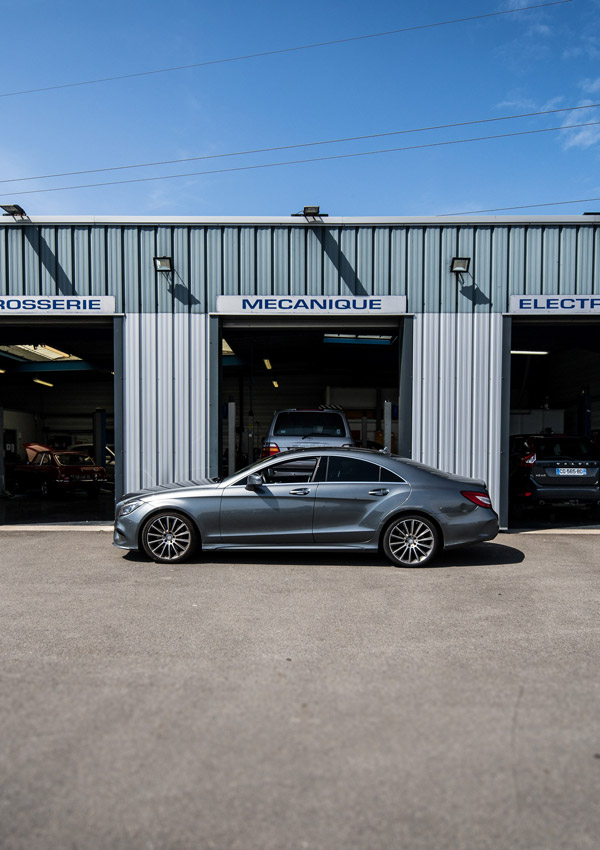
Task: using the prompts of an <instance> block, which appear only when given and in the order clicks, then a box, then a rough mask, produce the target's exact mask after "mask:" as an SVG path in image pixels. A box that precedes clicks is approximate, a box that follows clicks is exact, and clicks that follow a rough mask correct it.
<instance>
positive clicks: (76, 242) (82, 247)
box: [73, 227, 90, 295]
mask: <svg viewBox="0 0 600 850" xmlns="http://www.w3.org/2000/svg"><path fill="white" fill-rule="evenodd" d="M89 239H90V230H89V227H74V228H73V289H74V290H75V292H76V293H77V295H89V294H90V245H89Z"/></svg>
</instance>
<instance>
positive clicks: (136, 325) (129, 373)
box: [123, 313, 141, 492]
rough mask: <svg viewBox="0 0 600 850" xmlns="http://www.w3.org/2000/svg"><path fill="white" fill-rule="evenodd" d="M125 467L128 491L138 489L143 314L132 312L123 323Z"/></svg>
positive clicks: (139, 481)
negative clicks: (141, 322)
mask: <svg viewBox="0 0 600 850" xmlns="http://www.w3.org/2000/svg"><path fill="white" fill-rule="evenodd" d="M123 336H124V344H123V350H124V354H125V357H124V364H123V431H124V437H123V446H124V451H123V457H124V462H123V469H124V478H125V481H124V484H123V487H124V490H125V491H126V492H127V491H130V490H137V489H139V487H140V486H141V476H140V415H141V404H140V316H139V314H131V313H130V314H129V315H128V316H127V317H126V318H125V320H124V325H123Z"/></svg>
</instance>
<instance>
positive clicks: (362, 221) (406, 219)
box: [0, 213, 600, 227]
mask: <svg viewBox="0 0 600 850" xmlns="http://www.w3.org/2000/svg"><path fill="white" fill-rule="evenodd" d="M511 223H514V224H598V223H600V213H598V214H586V215H584V214H580V215H571V216H555V215H540V216H519V215H514V216H512V215H511V216H473V215H472V216H454V215H439V216H352V217H347V216H324V217H319V218H308V219H306V218H305V217H304V216H160V217H159V216H117V215H71V216H61V215H40V216H37V215H32V216H29V217H28V218H27V219H24V220H17V221H15V220H13V219H12V218H10V217H9V216H6V217H4V216H0V225H2V224H6V225H9V226H15V227H24V226H25V227H26V226H27V225H28V224H64V225H76V224H87V225H95V224H100V225H101V224H115V225H119V224H121V225H136V224H137V225H154V226H157V227H160V226H161V225H164V226H172V225H178V224H181V225H197V226H211V225H213V226H218V225H230V226H235V225H248V226H256V225H261V224H262V225H271V226H276V225H284V226H286V227H287V226H297V227H298V226H299V227H307V226H309V227H314V226H324V227H327V226H335V227H342V226H354V227H355V226H359V225H365V226H377V225H380V226H395V225H427V224H430V225H437V226H450V227H452V226H456V225H462V224H480V225H486V224H511Z"/></svg>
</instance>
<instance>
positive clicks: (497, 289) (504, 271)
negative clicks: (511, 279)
mask: <svg viewBox="0 0 600 850" xmlns="http://www.w3.org/2000/svg"><path fill="white" fill-rule="evenodd" d="M508 235H509V231H508V228H507V227H495V228H494V230H493V231H492V269H491V276H492V280H491V289H490V292H491V296H490V297H491V300H492V303H491V309H492V310H493V311H496V312H502V311H503V310H505V309H506V306H507V292H508Z"/></svg>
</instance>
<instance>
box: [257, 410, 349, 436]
mask: <svg viewBox="0 0 600 850" xmlns="http://www.w3.org/2000/svg"><path fill="white" fill-rule="evenodd" d="M345 433H346V432H345V428H344V420H343V419H342V417H341V416H340V414H339V413H336V412H335V411H309V410H304V411H302V410H290V411H286V412H285V413H280V414H279V416H278V417H277V422H276V423H275V428H274V429H273V435H274V436H275V437H308V436H310V435H312V434H315V435H318V436H323V437H343V436H344V434H345Z"/></svg>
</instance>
